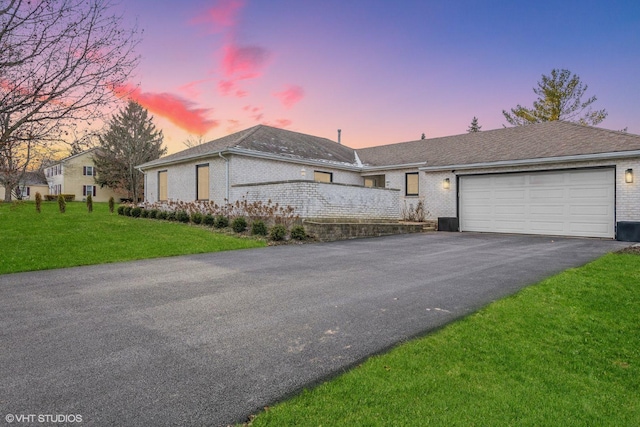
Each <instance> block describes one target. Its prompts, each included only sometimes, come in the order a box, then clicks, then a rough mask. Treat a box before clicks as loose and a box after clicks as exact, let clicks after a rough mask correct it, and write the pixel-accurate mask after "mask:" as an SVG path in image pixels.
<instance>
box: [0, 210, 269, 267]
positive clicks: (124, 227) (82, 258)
mask: <svg viewBox="0 0 640 427" xmlns="http://www.w3.org/2000/svg"><path fill="white" fill-rule="evenodd" d="M262 246H265V243H264V242H261V241H257V240H254V239H248V238H237V237H233V236H228V235H225V234H221V233H216V232H214V231H212V229H210V228H205V227H195V226H190V225H185V224H179V223H171V222H167V221H160V220H151V219H142V218H131V217H124V216H119V215H118V214H116V213H113V214H110V213H109V208H108V206H107V204H106V203H94V211H93V213H88V212H87V208H86V205H85V204H84V203H82V202H73V203H67V212H66V213H65V214H61V213H60V212H59V211H58V205H57V203H56V202H43V203H42V212H41V213H39V214H38V213H37V212H36V210H35V203H33V202H27V203H22V204H12V203H1V204H0V247H1V248H2V249H1V250H0V274H3V273H14V272H18V271H29V270H44V269H50V268H60V267H72V266H77V265H88V264H102V263H108V262H117V261H128V260H134V259H143V258H156V257H165V256H172V255H184V254H194V253H203V252H215V251H227V250H232V249H245V248H255V247H262Z"/></svg>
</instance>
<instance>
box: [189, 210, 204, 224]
mask: <svg viewBox="0 0 640 427" xmlns="http://www.w3.org/2000/svg"><path fill="white" fill-rule="evenodd" d="M202 218H203V217H202V214H201V213H200V212H194V213H192V214H191V222H192V223H194V224H202Z"/></svg>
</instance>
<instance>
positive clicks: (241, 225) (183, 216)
mask: <svg viewBox="0 0 640 427" xmlns="http://www.w3.org/2000/svg"><path fill="white" fill-rule="evenodd" d="M118 215H123V216H130V217H133V218H149V219H160V220H166V221H175V222H182V223H185V224H188V223H191V224H196V225H206V226H209V227H214V228H218V229H222V228H229V227H230V228H231V229H232V230H233V231H235V232H236V233H244V232H245V231H247V230H249V231H250V232H251V234H252V235H255V236H269V238H270V239H271V240H274V241H282V240H285V239H286V238H287V234H288V230H287V227H285V226H284V225H282V224H276V225H274V226H273V227H271V228H269V227H267V224H266V223H265V222H264V221H262V220H260V219H257V220H255V221H253V222H251V224H249V223H248V222H247V219H246V218H245V217H242V216H239V217H236V218H234V219H233V220H230V219H229V218H228V217H226V216H223V215H216V216H213V215H210V214H204V215H203V214H202V213H200V212H194V213H192V214H191V215H189V214H188V213H187V212H186V211H182V210H178V211H163V210H160V209H144V208H141V207H139V206H132V205H120V206H118ZM307 237H308V236H307V233H306V231H305V229H304V227H303V226H301V225H294V226H293V227H291V232H290V233H289V238H291V239H295V240H305V239H307Z"/></svg>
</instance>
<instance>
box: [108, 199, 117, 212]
mask: <svg viewBox="0 0 640 427" xmlns="http://www.w3.org/2000/svg"><path fill="white" fill-rule="evenodd" d="M115 206H116V201H115V200H114V199H113V196H111V197H109V213H113V208H114V207H115Z"/></svg>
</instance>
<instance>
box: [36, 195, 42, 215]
mask: <svg viewBox="0 0 640 427" xmlns="http://www.w3.org/2000/svg"><path fill="white" fill-rule="evenodd" d="M41 210H42V195H41V194H40V193H39V192H36V212H38V213H40V211H41Z"/></svg>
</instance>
